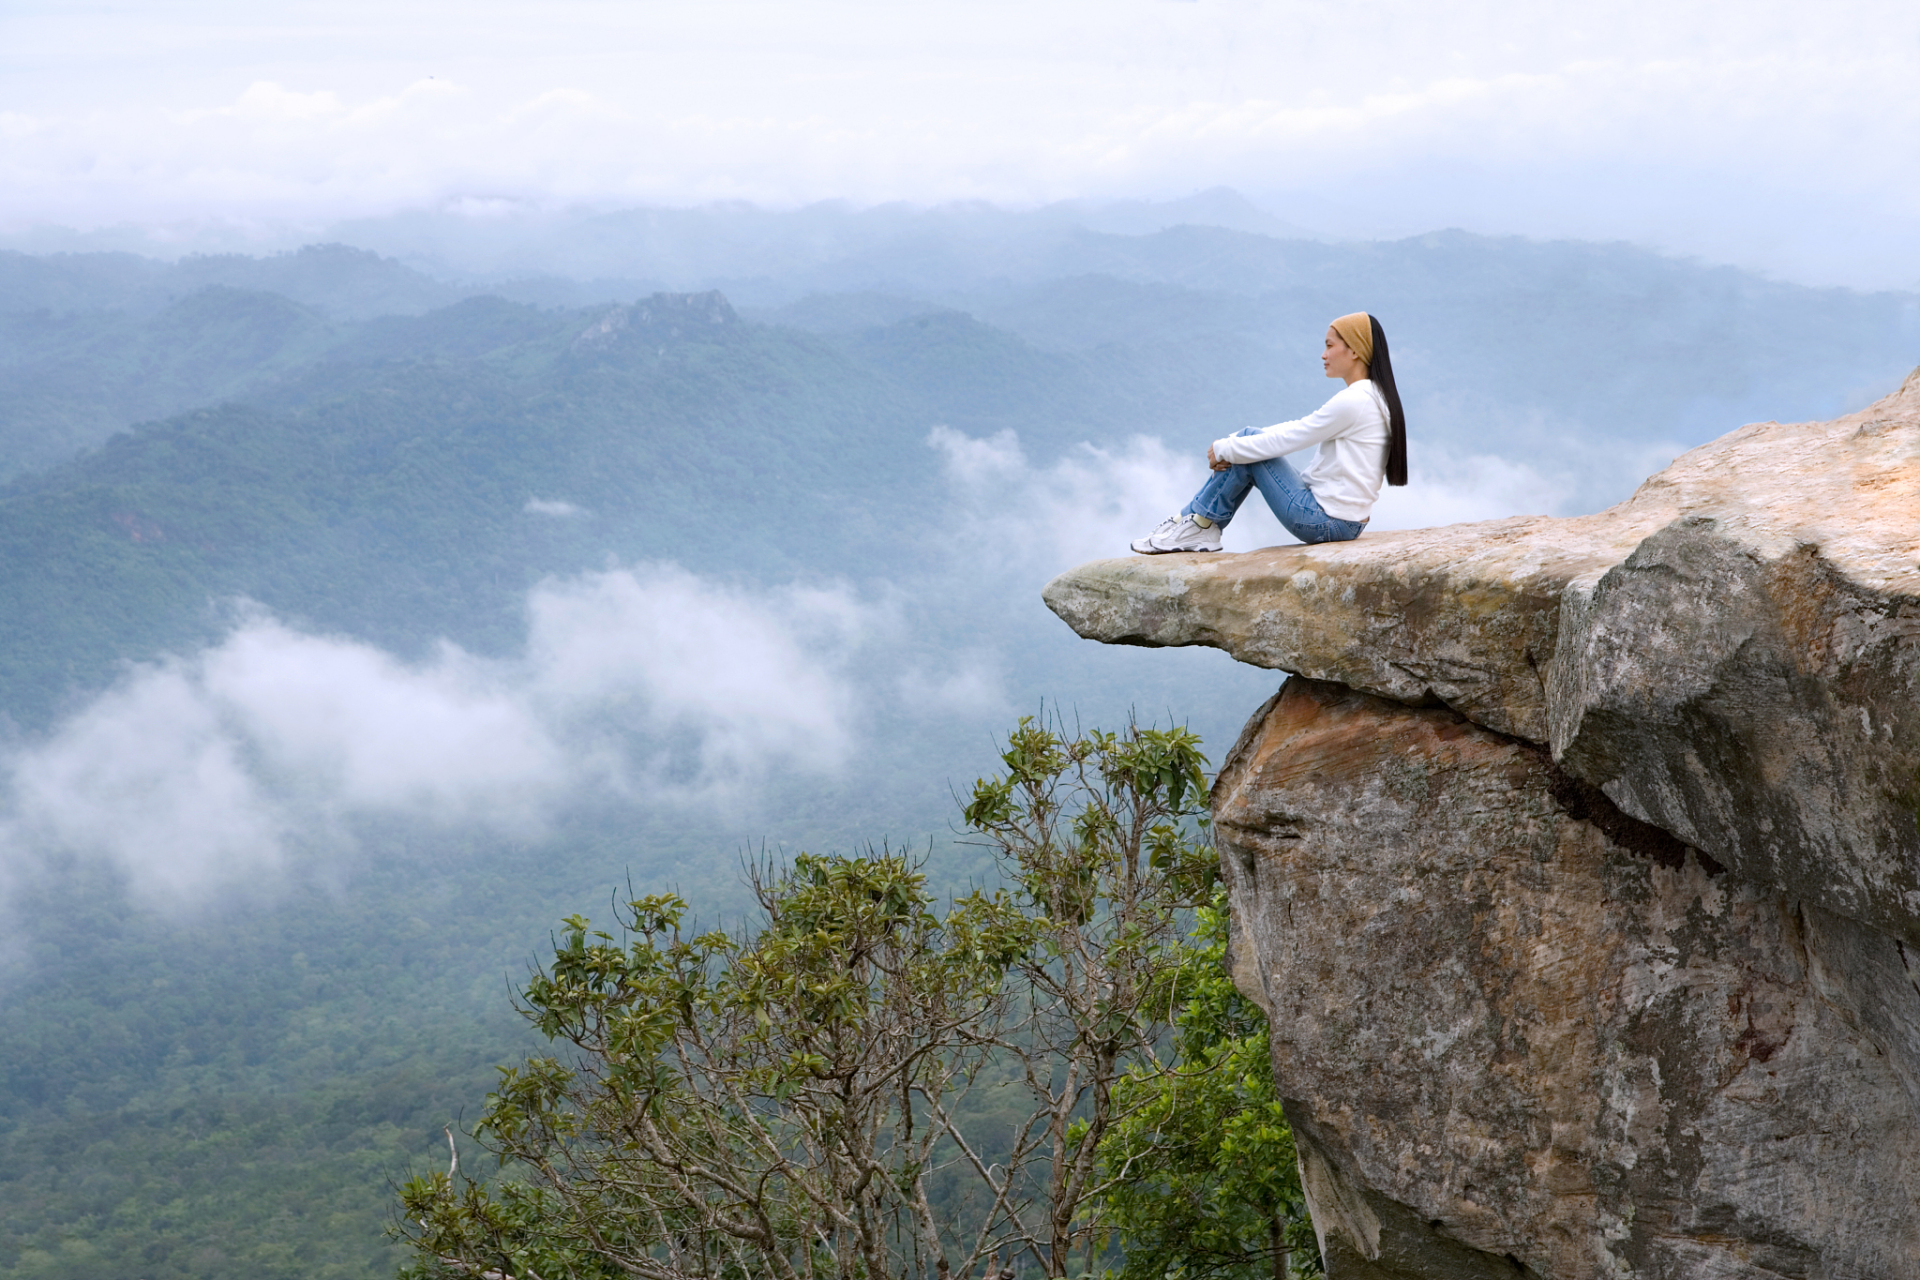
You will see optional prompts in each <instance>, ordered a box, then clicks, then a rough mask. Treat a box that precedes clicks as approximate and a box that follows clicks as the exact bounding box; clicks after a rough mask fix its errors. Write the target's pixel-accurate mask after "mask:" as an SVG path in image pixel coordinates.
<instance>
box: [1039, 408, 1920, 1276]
mask: <svg viewBox="0 0 1920 1280" xmlns="http://www.w3.org/2000/svg"><path fill="white" fill-rule="evenodd" d="M1046 595H1047V601H1048V603H1049V604H1050V605H1051V606H1052V607H1053V608H1054V610H1055V611H1056V612H1057V613H1059V614H1060V615H1061V616H1062V617H1063V618H1065V619H1066V620H1067V621H1068V622H1069V623H1071V624H1072V625H1073V626H1074V627H1075V629H1076V630H1078V631H1079V632H1080V633H1081V634H1083V635H1086V636H1089V637H1091V638H1095V639H1101V640H1105V641H1109V642H1114V643H1130V644H1210V645H1215V646H1218V647H1221V648H1224V649H1226V650H1228V651H1229V652H1231V653H1233V654H1234V655H1235V656H1237V657H1239V658H1241V659H1242V660H1244V661H1248V662H1253V663H1256V664H1258V665H1261V666H1267V667H1274V668H1278V669H1281V670H1285V671H1288V672H1291V673H1294V674H1295V675H1297V676H1300V677H1304V678H1301V679H1294V680H1291V681H1289V682H1288V683H1287V685H1286V686H1285V688H1284V689H1283V690H1282V691H1281V693H1280V694H1279V695H1278V696H1277V697H1276V698H1275V699H1274V700H1273V701H1272V702H1270V703H1269V704H1268V705H1267V706H1266V707H1264V708H1262V709H1261V710H1260V711H1259V712H1258V713H1257V714H1256V715H1255V716H1254V718H1253V720H1252V721H1251V722H1249V724H1248V726H1247V729H1246V731H1245V733H1244V734H1243V736H1242V739H1241V741H1240V743H1239V744H1238V745H1237V746H1236V747H1235V748H1234V751H1233V753H1232V754H1231V756H1230V757H1229V759H1228V760H1227V762H1226V764H1225V766H1224V767H1223V769H1222V772H1221V775H1220V778H1219V782H1218V784H1217V787H1216V791H1215V796H1214V807H1215V816H1216V820H1217V823H1218V826H1217V833H1218V837H1219V842H1220V847H1221V855H1222V862H1223V866H1224V868H1225V871H1226V874H1227V876H1228V880H1229V884H1230V886H1231V888H1232V891H1233V895H1234V902H1235V908H1236V919H1237V922H1238V924H1239V926H1240V929H1241V934H1240V938H1239V945H1238V948H1237V953H1238V962H1237V964H1236V977H1237V979H1238V981H1239V983H1240V985H1241V986H1242V988H1243V989H1245V990H1246V991H1247V992H1248V994H1249V995H1251V996H1252V997H1253V998H1255V999H1256V1000H1259V1001H1260V1002H1261V1003H1262V1004H1263V1005H1265V1006H1266V1007H1267V1008H1268V1009H1269V1011H1270V1012H1271V1014H1272V1016H1273V1029H1274V1070H1275V1073H1276V1079H1277V1080H1278V1082H1279V1084H1280V1092H1281V1094H1282V1096H1283V1097H1285V1098H1286V1099H1287V1109H1288V1114H1289V1117H1290V1119H1291V1120H1292V1121H1293V1123H1294V1126H1295V1129H1296V1133H1297V1135H1298V1137H1299V1142H1300V1150H1301V1153H1302V1162H1303V1170H1304V1172H1305V1175H1306V1181H1307V1185H1308V1187H1309V1191H1310V1196H1311V1200H1312V1207H1313V1212H1314V1220H1315V1224H1316V1226H1317V1227H1318V1229H1319V1231H1320V1233H1321V1236H1322V1241H1323V1246H1324V1251H1325V1254H1326V1256H1327V1259H1328V1263H1329V1267H1330V1274H1331V1275H1332V1277H1333V1278H1334V1280H1341V1277H1479V1276H1513V1275H1516V1274H1533V1275H1538V1276H1543V1277H1554V1278H1555V1280H1564V1278H1568V1277H1585V1276H1594V1277H1599V1276H1608V1277H1615V1276H1647V1277H1676V1278H1677V1277H1689V1278H1692V1277H1701V1278H1705V1277H1716V1278H1717V1277H1774V1276H1804V1277H1842V1276H1847V1277H1895V1276H1904V1275H1920V1199H1917V1198H1916V1196H1917V1193H1916V1188H1920V983H1917V981H1916V975H1917V974H1920V374H1916V376H1915V378H1912V379H1909V381H1908V383H1907V385H1906V387H1904V388H1903V389H1902V391H1901V392H1899V393H1897V394H1896V395H1895V396H1892V397H1890V398H1888V399H1887V400H1885V401H1882V402H1881V403H1880V404H1877V405H1875V406H1873V407H1872V408H1870V409H1868V410H1866V411H1865V412H1863V413H1861V414H1856V415H1853V416H1851V417H1849V418H1844V419H1840V420H1838V421H1835V422H1830V423H1818V424H1800V425H1791V426H1782V425H1779V424H1773V423H1766V424H1759V425H1756V426H1751V427H1746V428H1743V429H1741V430H1740V431H1737V432H1735V433H1733V434H1732V435H1730V436H1727V437H1725V438H1723V439H1722V440H1719V441H1716V442H1714V443H1713V444H1711V445H1708V446H1705V447H1704V448H1702V449H1699V450H1695V451H1694V452H1693V453H1690V454H1688V455H1686V456H1685V457H1683V458H1681V459H1679V460H1678V461H1676V462H1675V463H1674V465H1673V466H1672V467H1670V468H1668V470H1666V471H1665V472H1662V473H1661V474H1660V475H1658V476H1655V477H1654V478H1653V479H1651V480H1649V481H1648V482H1647V483H1646V484H1645V485H1643V486H1642V488H1641V489H1640V491H1639V492H1638V493H1637V494H1635V496H1634V497H1633V498H1632V499H1631V500H1629V501H1628V502H1626V503H1623V504H1622V505H1621V506H1619V507H1616V508H1613V509H1612V510H1610V511H1606V512H1602V513H1600V514H1598V515H1594V516H1588V517H1582V518H1579V519H1573V520H1552V519H1544V518H1541V519H1519V520H1504V521H1494V522H1488V523H1485V524H1478V525H1461V526H1454V527H1451V528H1446V529H1435V530H1424V531H1419V532H1413V533H1398V534H1378V535H1368V536H1366V537H1364V538H1362V539H1361V540H1360V541H1358V542H1355V543H1349V544H1344V545H1341V546H1331V547H1311V548H1305V547H1288V548H1275V549H1270V550H1266V551H1260V552H1254V553H1250V554H1247V555H1239V556H1167V557H1153V558H1146V557H1141V558H1135V559H1130V560H1119V561H1100V562H1096V563H1094V564H1090V565H1086V566H1083V567H1081V568H1079V569H1076V570H1074V571H1072V572H1070V573H1068V574H1065V575H1063V576H1062V577H1060V578H1058V579H1056V580H1055V581H1054V582H1053V583H1051V584H1049V586H1048V587H1047V593H1046Z"/></svg>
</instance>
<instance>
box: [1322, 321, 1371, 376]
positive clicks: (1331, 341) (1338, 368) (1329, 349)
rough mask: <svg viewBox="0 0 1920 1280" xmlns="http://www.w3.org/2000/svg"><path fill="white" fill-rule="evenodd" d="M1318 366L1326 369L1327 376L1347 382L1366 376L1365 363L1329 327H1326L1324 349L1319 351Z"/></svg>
mask: <svg viewBox="0 0 1920 1280" xmlns="http://www.w3.org/2000/svg"><path fill="white" fill-rule="evenodd" d="M1320 367H1321V368H1322V369H1325V370H1326V371H1327V376H1328V377H1329V378H1339V379H1341V380H1342V381H1344V382H1348V383H1351V382H1354V381H1356V380H1358V379H1360V378H1364V377H1366V376H1367V366H1366V363H1365V362H1364V361H1362V360H1361V359H1360V357H1359V356H1357V355H1355V354H1353V348H1352V347H1349V346H1348V345H1347V344H1346V340H1345V339H1343V338H1342V337H1341V336H1340V335H1339V334H1338V333H1335V332H1334V331H1333V329H1332V328H1331V327H1329V328H1328V329H1327V346H1326V350H1324V351H1322V352H1321V353H1320Z"/></svg>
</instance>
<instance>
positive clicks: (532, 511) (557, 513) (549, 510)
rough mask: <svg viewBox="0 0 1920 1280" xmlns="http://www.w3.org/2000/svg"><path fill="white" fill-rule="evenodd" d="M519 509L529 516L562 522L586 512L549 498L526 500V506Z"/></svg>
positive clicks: (572, 505) (570, 504) (567, 503)
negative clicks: (552, 518) (551, 518)
mask: <svg viewBox="0 0 1920 1280" xmlns="http://www.w3.org/2000/svg"><path fill="white" fill-rule="evenodd" d="M520 509H521V510H522V511H524V512H526V513H527V514H528V515H530V516H553V517H555V518H557V519H562V520H564V519H566V518H567V517H568V516H578V515H585V514H586V512H584V511H583V510H582V509H581V508H579V507H577V506H575V505H574V504H573V503H571V502H563V501H560V500H558V499H550V498H528V499H527V504H526V505H525V506H524V507H521V508H520Z"/></svg>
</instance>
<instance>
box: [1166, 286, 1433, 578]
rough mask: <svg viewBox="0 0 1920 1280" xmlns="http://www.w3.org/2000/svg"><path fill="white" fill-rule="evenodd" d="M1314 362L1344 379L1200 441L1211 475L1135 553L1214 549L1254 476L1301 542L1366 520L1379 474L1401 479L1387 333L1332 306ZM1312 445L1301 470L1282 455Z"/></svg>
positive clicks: (1402, 443) (1361, 315) (1398, 418)
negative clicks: (1306, 402) (1292, 415)
mask: <svg viewBox="0 0 1920 1280" xmlns="http://www.w3.org/2000/svg"><path fill="white" fill-rule="evenodd" d="M1320 364H1321V366H1322V367H1323V368H1324V369H1326V371H1327V376H1328V377H1329V378H1340V379H1343V380H1344V381H1345V382H1346V384H1347V385H1346V389H1345V390H1342V391H1337V392H1335V393H1334V396H1333V399H1331V400H1329V401H1327V402H1326V403H1325V404H1323V405H1321V406H1320V408H1319V409H1317V410H1315V411H1314V412H1313V413H1310V414H1308V415H1307V416H1306V417H1304V418H1299V419H1296V420H1295V421H1293V422H1282V423H1278V424H1276V425H1274V426H1271V427H1248V428H1247V429H1246V430H1244V431H1240V432H1236V433H1235V434H1233V435H1230V436H1227V437H1226V438H1225V439H1221V440H1215V441H1214V442H1213V446H1212V447H1211V448H1209V449H1208V450H1207V465H1208V466H1210V467H1212V468H1213V475H1212V476H1211V477H1210V478H1209V479H1208V480H1207V482H1206V483H1205V484H1204V485H1201V486H1200V492H1199V493H1196V494H1194V495H1193V501H1191V502H1189V503H1188V504H1187V505H1186V506H1185V507H1184V508H1183V509H1182V510H1181V511H1180V514H1178V515H1174V516H1168V517H1167V518H1166V519H1165V520H1163V521H1161V522H1160V527H1159V528H1157V529H1155V530H1154V531H1153V532H1152V533H1149V534H1148V535H1147V536H1146V537H1144V538H1140V539H1137V540H1136V541H1135V542H1134V544H1133V549H1134V550H1135V551H1138V552H1140V553H1141V554H1142V555H1158V554H1160V553H1161V552H1164V551H1218V550H1219V549H1220V531H1221V530H1222V529H1224V528H1226V527H1227V522H1228V521H1230V520H1232V519H1233V513H1234V512H1236V511H1238V510H1239V509H1240V504H1241V503H1242V502H1243V501H1245V500H1246V496H1247V491H1248V490H1250V489H1252V488H1254V487H1255V486H1258V487H1259V489H1260V494H1261V496H1262V497H1264V498H1265V499H1266V500H1267V505H1268V506H1269V507H1272V508H1273V514H1274V515H1276V516H1278V517H1279V519H1280V523H1281V524H1283V525H1285V526H1286V528H1287V532H1288V533H1291V534H1292V535H1293V536H1294V537H1296V538H1298V539H1300V541H1302V542H1351V541H1352V540H1353V539H1355V538H1357V537H1359V536H1360V533H1361V531H1362V530H1363V529H1365V528H1366V527H1367V518H1368V517H1369V516H1370V515H1372V514H1373V503H1374V499H1376V498H1378V497H1379V496H1380V482H1381V480H1382V479H1384V480H1385V481H1386V482H1387V483H1388V484H1392V485H1402V484H1405V483H1406V482H1407V416H1406V414H1405V413H1404V412H1402V411H1401V408H1400V392H1399V391H1398V390H1396V389H1395V387H1394V385H1393V362H1392V361H1391V360H1390V359H1388V357H1387V335H1386V334H1385V333H1384V332H1383V331H1382V330H1381V328H1380V322H1379V321H1378V320H1375V319H1374V318H1373V317H1372V316H1370V315H1368V314H1367V313H1366V312H1364V311H1356V312H1354V313H1353V314H1352V315H1348V316H1341V317H1340V318H1339V319H1338V320H1335V321H1334V322H1333V324H1332V325H1331V326H1330V327H1329V328H1328V329H1327V345H1326V350H1325V351H1323V352H1322V353H1321V356H1320ZM1310 444H1317V445H1319V446H1320V451H1319V452H1318V453H1317V454H1315V455H1314V459H1313V462H1312V464H1311V465H1309V466H1308V467H1307V469H1306V470H1305V471H1295V470H1294V469H1293V466H1292V465H1291V464H1290V463H1288V461H1287V460H1286V458H1285V456H1284V455H1286V454H1289V453H1292V452H1293V451H1294V450H1295V449H1304V448H1306V447H1307V446H1308V445H1310Z"/></svg>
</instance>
